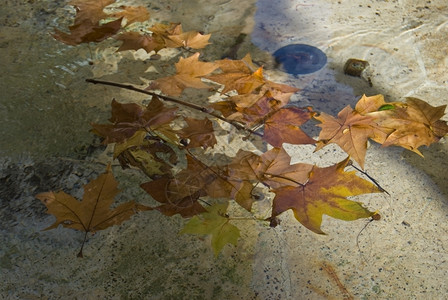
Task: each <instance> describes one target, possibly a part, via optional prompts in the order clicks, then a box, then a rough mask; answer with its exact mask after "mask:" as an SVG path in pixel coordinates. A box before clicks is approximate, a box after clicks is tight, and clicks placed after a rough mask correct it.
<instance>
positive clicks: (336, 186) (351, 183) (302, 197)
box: [270, 158, 380, 234]
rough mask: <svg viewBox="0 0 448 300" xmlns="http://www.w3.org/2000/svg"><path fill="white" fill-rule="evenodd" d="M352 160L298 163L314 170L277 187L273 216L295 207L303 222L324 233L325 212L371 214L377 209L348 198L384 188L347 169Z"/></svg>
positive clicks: (350, 215)
mask: <svg viewBox="0 0 448 300" xmlns="http://www.w3.org/2000/svg"><path fill="white" fill-rule="evenodd" d="M348 161H349V158H347V159H345V160H343V161H342V162H340V163H338V164H335V165H332V166H329V167H326V168H319V167H317V166H312V165H309V164H297V169H298V170H301V169H303V170H309V169H310V167H311V171H309V173H308V176H307V178H304V179H302V180H299V181H298V180H291V182H290V184H289V185H288V186H282V187H279V188H277V189H274V190H273V192H274V193H275V198H274V201H273V207H272V216H271V218H270V219H271V220H272V219H275V218H276V217H277V216H278V215H280V214H281V213H283V212H285V211H287V210H289V209H291V210H292V211H293V212H294V216H295V218H296V219H297V221H299V222H300V223H301V224H302V225H304V226H305V227H306V228H308V229H310V230H311V231H313V232H315V233H319V234H324V232H323V231H322V230H321V228H320V227H321V224H322V215H324V214H325V215H328V216H330V217H333V218H336V219H340V220H346V221H352V220H356V219H359V218H368V217H371V216H372V215H373V214H375V213H374V212H371V211H369V210H368V209H366V208H364V207H363V206H362V204H361V203H359V202H355V201H351V200H347V199H346V198H347V197H349V196H357V195H361V194H366V193H379V192H380V190H379V189H378V187H376V186H375V185H374V184H372V183H370V182H369V181H366V180H364V179H362V178H360V177H358V176H356V175H355V172H356V171H351V172H345V171H344V168H345V167H346V166H347V163H348ZM303 170H302V171H303ZM302 174H303V172H302ZM283 177H284V178H286V177H287V176H283Z"/></svg>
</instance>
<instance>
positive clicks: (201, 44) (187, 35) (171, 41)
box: [166, 31, 211, 49]
mask: <svg viewBox="0 0 448 300" xmlns="http://www.w3.org/2000/svg"><path fill="white" fill-rule="evenodd" d="M210 36H211V34H201V33H199V32H197V31H188V32H183V33H181V34H177V35H169V36H168V38H167V39H166V46H167V47H170V48H178V47H186V48H194V49H201V48H205V46H207V45H208V44H210V43H209V42H208V40H209V39H210Z"/></svg>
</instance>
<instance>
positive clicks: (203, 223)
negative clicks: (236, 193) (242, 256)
mask: <svg viewBox="0 0 448 300" xmlns="http://www.w3.org/2000/svg"><path fill="white" fill-rule="evenodd" d="M227 206H228V203H224V204H214V205H212V206H211V207H209V208H208V209H207V212H204V213H202V214H200V215H198V216H194V217H193V218H191V219H190V221H189V222H188V223H187V224H185V226H184V228H183V229H182V230H181V232H180V233H190V234H203V235H205V234H209V235H211V244H212V248H213V252H214V253H215V256H218V254H219V253H220V252H221V250H222V249H223V248H224V246H225V245H226V244H233V245H235V246H236V244H237V242H238V238H239V237H240V230H239V229H238V227H236V226H234V225H232V224H230V222H229V221H230V220H229V218H228V217H227V215H226V211H227Z"/></svg>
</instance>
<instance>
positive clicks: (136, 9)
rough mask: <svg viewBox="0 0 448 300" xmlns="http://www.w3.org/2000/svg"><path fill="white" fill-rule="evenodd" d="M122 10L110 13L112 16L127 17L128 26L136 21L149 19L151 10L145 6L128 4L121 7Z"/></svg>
mask: <svg viewBox="0 0 448 300" xmlns="http://www.w3.org/2000/svg"><path fill="white" fill-rule="evenodd" d="M119 8H120V9H121V11H117V12H115V13H112V14H109V15H108V16H109V17H112V18H124V19H126V26H128V25H130V24H132V23H135V22H145V21H147V20H148V19H149V12H148V10H147V9H146V7H144V6H126V5H122V6H120V7H119Z"/></svg>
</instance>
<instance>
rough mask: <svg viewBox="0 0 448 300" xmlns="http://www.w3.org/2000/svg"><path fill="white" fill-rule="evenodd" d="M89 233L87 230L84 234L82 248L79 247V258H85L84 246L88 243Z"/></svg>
mask: <svg viewBox="0 0 448 300" xmlns="http://www.w3.org/2000/svg"><path fill="white" fill-rule="evenodd" d="M88 233H89V232H88V231H86V232H85V234H84V239H83V241H82V244H81V249H79V252H78V255H76V256H77V257H79V258H83V257H84V256H83V255H82V249H83V248H84V244H85V243H86V240H87V234H88Z"/></svg>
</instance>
